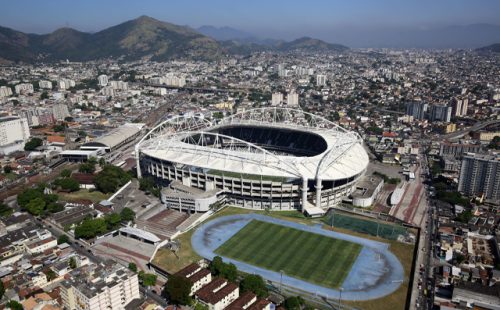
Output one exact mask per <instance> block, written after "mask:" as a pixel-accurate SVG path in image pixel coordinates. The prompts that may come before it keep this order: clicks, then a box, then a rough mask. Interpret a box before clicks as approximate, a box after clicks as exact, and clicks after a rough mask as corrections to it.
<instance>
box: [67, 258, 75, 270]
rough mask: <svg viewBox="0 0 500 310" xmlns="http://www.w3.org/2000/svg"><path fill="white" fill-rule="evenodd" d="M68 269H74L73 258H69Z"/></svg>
mask: <svg viewBox="0 0 500 310" xmlns="http://www.w3.org/2000/svg"><path fill="white" fill-rule="evenodd" d="M68 265H69V268H71V269H75V268H76V260H75V258H74V257H71V258H70V259H69V262H68Z"/></svg>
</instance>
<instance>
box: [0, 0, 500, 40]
mask: <svg viewBox="0 0 500 310" xmlns="http://www.w3.org/2000/svg"><path fill="white" fill-rule="evenodd" d="M499 12H500V0H324V1H322V0H286V1H281V0H198V1H193V0H176V1H169V0H140V1H139V0H137V1H127V0H84V1H83V0H82V1H77V0H65V1H61V0H45V1H41V0H31V1H28V0H7V1H2V9H1V10H0V25H2V26H6V27H10V28H14V29H17V30H21V31H25V32H34V33H47V32H50V31H53V30H55V29H56V28H60V27H64V26H69V27H72V28H76V29H78V30H82V31H98V30H101V29H103V28H106V27H109V26H112V25H115V24H118V23H120V22H123V21H126V20H129V19H133V18H136V17H138V16H140V15H149V16H151V17H154V18H157V19H160V20H164V21H169V22H172V23H176V24H181V25H189V26H193V27H198V26H201V25H214V26H230V27H234V28H237V29H240V30H244V31H248V32H251V33H253V34H256V35H258V36H261V37H272V38H273V37H274V38H284V39H293V38H297V37H300V36H303V35H309V36H317V37H323V38H325V37H327V36H328V33H329V32H334V33H340V32H352V35H356V33H362V32H363V31H372V32H373V31H375V30H377V31H384V30H388V31H393V30H394V29H415V28H418V29H428V28H432V27H438V26H448V25H468V24H475V23H490V24H496V25H500V13H499Z"/></svg>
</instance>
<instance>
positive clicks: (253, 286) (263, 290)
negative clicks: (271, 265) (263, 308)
mask: <svg viewBox="0 0 500 310" xmlns="http://www.w3.org/2000/svg"><path fill="white" fill-rule="evenodd" d="M240 290H241V292H242V293H244V292H253V293H254V294H255V295H257V297H259V298H265V297H267V296H269V291H268V290H267V287H266V283H265V282H264V279H262V277H261V276H259V275H256V274H249V275H247V276H245V278H243V280H242V281H241V282H240Z"/></svg>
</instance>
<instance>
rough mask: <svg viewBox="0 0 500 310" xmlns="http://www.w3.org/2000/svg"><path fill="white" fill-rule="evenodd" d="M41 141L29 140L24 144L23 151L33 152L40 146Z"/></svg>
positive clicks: (37, 139)
mask: <svg viewBox="0 0 500 310" xmlns="http://www.w3.org/2000/svg"><path fill="white" fill-rule="evenodd" d="M42 145H43V141H42V139H40V138H31V139H30V140H29V141H28V142H26V144H25V145H24V150H25V151H34V150H35V149H36V148H37V147H39V146H42Z"/></svg>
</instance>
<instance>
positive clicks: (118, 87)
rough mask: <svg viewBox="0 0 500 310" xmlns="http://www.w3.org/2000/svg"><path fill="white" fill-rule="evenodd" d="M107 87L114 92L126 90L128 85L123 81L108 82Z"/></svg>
mask: <svg viewBox="0 0 500 310" xmlns="http://www.w3.org/2000/svg"><path fill="white" fill-rule="evenodd" d="M109 85H110V86H111V87H112V88H113V89H115V90H128V83H127V82H123V81H110V82H109Z"/></svg>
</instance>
